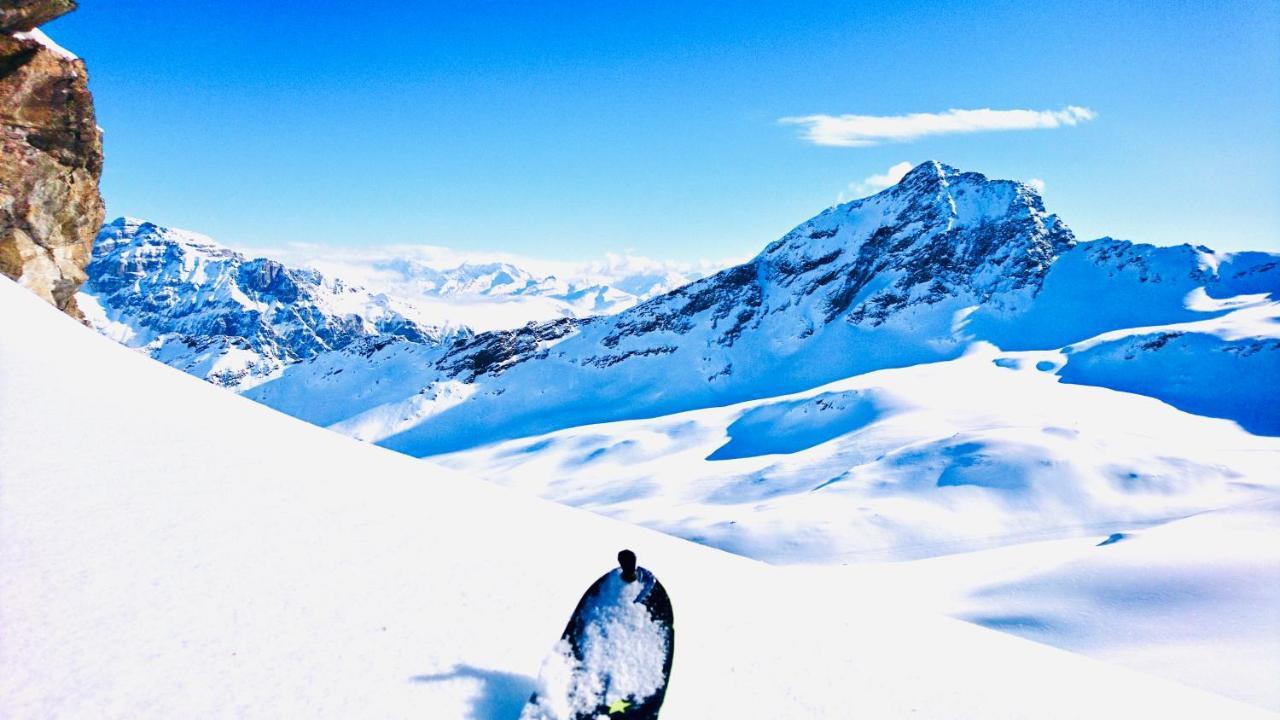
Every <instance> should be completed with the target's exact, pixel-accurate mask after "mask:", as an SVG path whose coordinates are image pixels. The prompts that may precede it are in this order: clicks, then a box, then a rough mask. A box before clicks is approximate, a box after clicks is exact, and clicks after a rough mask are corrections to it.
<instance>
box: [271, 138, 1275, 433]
mask: <svg viewBox="0 0 1280 720" xmlns="http://www.w3.org/2000/svg"><path fill="white" fill-rule="evenodd" d="M1278 260H1280V258H1278V257H1277V256H1275V255H1270V254H1266V253H1237V254H1218V253H1214V252H1213V251H1211V250H1209V249H1207V248H1203V247H1189V246H1180V247H1169V248H1158V247H1153V246H1144V245H1135V244H1133V243H1128V242H1123V241H1117V240H1112V239H1108V238H1104V239H1101V240H1095V241H1091V242H1077V241H1076V240H1075V238H1074V237H1073V236H1072V234H1071V232H1070V230H1069V229H1067V227H1066V226H1065V224H1064V223H1063V222H1062V221H1061V220H1060V219H1059V218H1057V217H1056V216H1054V215H1051V214H1049V213H1048V212H1047V211H1046V210H1045V207H1044V205H1043V201H1042V200H1041V198H1040V196H1039V194H1038V193H1037V192H1036V191H1035V190H1034V189H1033V188H1031V187H1030V186H1027V185H1024V184H1020V183H1016V182H1010V181H1003V180H990V179H988V178H986V177H984V176H983V175H980V174H978V173H972V172H961V171H959V170H956V169H955V168H951V167H949V166H946V165H942V164H940V163H937V162H927V163H924V164H921V165H920V166H918V167H916V168H915V169H913V170H912V171H911V172H910V173H908V174H907V175H906V176H905V177H904V178H903V179H902V181H901V182H900V183H899V184H898V185H896V186H893V187H891V188H889V189H887V190H885V191H883V192H881V193H879V194H877V195H874V196H872V197H869V198H864V199H861V200H855V201H853V202H850V203H846V204H843V205H839V206H836V207H833V208H830V209H828V210H826V211H824V212H823V213H821V214H819V215H818V216H816V217H814V218H812V219H811V220H809V221H807V222H805V223H803V224H801V225H800V226H798V227H797V228H796V229H794V230H792V231H791V232H789V233H787V234H786V235H785V236H784V237H783V238H781V239H780V240H778V241H776V242H774V243H772V244H770V245H769V246H768V247H767V248H765V250H764V251H763V252H761V253H760V254H759V255H758V256H756V257H755V258H754V259H753V260H751V261H750V262H748V263H745V264H743V265H739V266H735V267H731V268H728V269H726V270H723V271H721V272H719V273H716V274H715V275H712V276H710V277H707V278H704V279H702V280H699V281H696V282H694V283H691V284H689V285H687V286H684V287H681V288H678V289H676V290H673V291H671V292H669V293H666V294H663V295H660V296H658V297H655V298H653V299H651V300H648V301H646V302H644V303H642V304H640V305H638V306H636V307H634V308H632V309H630V310H627V311H625V312H622V313H620V314H617V315H614V316H609V317H596V318H587V319H582V320H576V319H561V320H557V321H553V322H547V323H541V324H534V325H529V326H526V327H522V328H518V329H514V330H506V331H499V332H488V333H481V334H479V335H476V336H474V337H472V338H467V339H465V340H460V341H458V342H456V343H454V344H452V345H451V346H450V347H449V348H447V350H446V351H444V352H442V353H440V354H439V355H438V356H432V357H431V358H426V357H423V358H420V360H419V361H417V362H414V363H412V364H411V365H408V366H405V365H396V367H399V368H401V371H399V372H397V373H396V374H395V376H394V379H393V380H392V382H394V383H396V384H397V386H398V387H399V388H400V389H401V391H402V393H403V394H402V397H401V398H400V399H398V400H394V399H393V400H386V399H385V396H380V397H378V398H377V401H374V400H373V399H371V397H370V396H369V394H368V393H367V392H366V391H365V390H363V388H367V387H370V386H372V385H375V384H380V383H381V382H382V381H383V380H384V377H385V375H384V372H383V371H382V370H381V369H380V368H382V367H385V366H386V365H387V364H388V363H391V364H394V362H392V361H390V360H386V359H384V358H383V357H380V355H381V354H391V353H398V352H400V351H399V350H397V349H395V348H388V349H385V350H382V351H374V352H373V353H370V354H368V355H364V354H357V353H352V352H340V353H339V354H338V355H337V356H335V357H333V358H329V359H327V360H326V362H325V363H312V364H305V365H298V366H295V367H293V368H291V369H290V370H289V371H288V372H286V373H284V374H283V375H282V376H281V377H280V378H278V379H276V380H274V381H272V382H270V383H266V384H263V385H261V386H258V387H256V388H253V389H252V390H251V391H250V392H249V396H250V397H252V398H254V399H256V400H259V401H261V402H264V403H266V404H268V405H270V406H272V407H276V408H278V409H281V410H283V411H285V412H287V413H290V414H292V415H295V416H297V417H301V418H304V419H307V420H311V421H313V422H321V423H323V424H326V425H330V426H332V427H334V428H335V429H338V430H341V431H343V432H347V433H349V434H352V435H354V436H356V437H359V438H362V439H365V440H370V441H373V442H378V443H380V444H382V445H384V446H386V447H390V448H393V449H397V450H401V451H403V452H407V453H410V454H413V455H420V456H425V455H434V454H438V453H444V452H452V451H458V450H462V449H466V448H470V447H475V446H477V445H481V444H486V443H491V442H494V441H500V440H506V439H512V438H519V437H527V436H533V435H538V434H542V433H547V432H552V431H555V430H560V429H564V428H569V427H575V426H581V425H587V424H592V423H600V422H611V421H618V420H625V419H632V418H645V417H655V416H660V415H666V414H670V413H675V412H681V411H685V410H692V409H696V408H704V407H716V406H723V405H726V404H730V403H737V402H742V401H746V400H751V399H757V398H766V397H773V396H778V395H782V394H786V393H793V392H798V391H801V390H805V389H808V388H812V387H816V386H818V385H822V384H824V383H829V382H833V381H836V380H839V379H842V378H847V377H850V376H853V375H857V374H860V373H865V372H869V371H872V370H878V369H883V368H893V367H905V366H909V365H914V364H918V363H923V362H936V361H943V360H950V359H954V358H957V357H959V356H960V355H961V354H962V353H963V352H964V351H965V349H966V348H968V347H969V346H971V345H972V344H973V343H975V342H988V343H992V344H994V345H996V346H997V347H999V348H1001V349H1004V350H1010V351H1028V350H1042V351H1054V352H1056V353H1057V355H1056V357H1058V358H1059V360H1058V361H1056V362H1055V363H1054V364H1052V367H1051V369H1052V370H1053V371H1054V372H1055V373H1057V374H1058V376H1059V377H1060V378H1062V379H1063V380H1065V381H1067V382H1072V383H1081V384H1092V385H1099V386H1103V387H1114V388H1118V389H1123V390H1130V391H1135V392H1143V393H1148V394H1151V395H1153V396H1154V397H1157V398H1160V399H1162V400H1165V401H1167V402H1169V403H1171V404H1174V405H1175V406H1177V407H1182V408H1185V409H1187V410H1191V411H1193V412H1196V413H1200V414H1205V415H1211V416H1215V417H1223V418H1229V419H1233V420H1236V421H1238V422H1240V423H1242V424H1243V425H1244V426H1245V427H1246V428H1248V429H1250V430H1252V431H1254V432H1263V433H1272V434H1276V433H1280V416H1278V415H1277V413H1276V411H1275V408H1276V407H1277V404H1278V403H1280V385H1278V384H1277V383H1274V382H1271V381H1269V380H1268V378H1273V377H1275V376H1276V371H1277V370H1278V369H1280V332H1277V330H1276V328H1277V323H1276V318H1277V317H1280V312H1278V311H1277V307H1278V306H1277V303H1276V297H1277V293H1280V262H1278ZM1206 323H1208V324H1206ZM337 367H341V368H343V371H342V375H341V376H337V375H336V374H335V373H334V370H335V369H336V368H337ZM1228 377H1229V378H1231V379H1232V381H1231V382H1227V381H1226V380H1225V378H1228ZM321 397H322V398H324V401H323V402H321V403H317V402H316V398H321ZM344 409H345V410H344Z"/></svg>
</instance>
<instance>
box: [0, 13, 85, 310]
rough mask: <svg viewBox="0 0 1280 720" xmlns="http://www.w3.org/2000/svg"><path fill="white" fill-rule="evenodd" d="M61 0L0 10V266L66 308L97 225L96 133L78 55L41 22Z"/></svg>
mask: <svg viewBox="0 0 1280 720" xmlns="http://www.w3.org/2000/svg"><path fill="white" fill-rule="evenodd" d="M74 8H75V3H74V2H69V1H68V0H17V1H16V2H13V1H11V2H6V3H4V6H3V7H2V8H0V272H3V273H4V274H5V275H7V276H8V277H11V278H13V279H15V280H17V281H18V282H20V283H21V284H23V285H25V286H26V287H27V288H29V289H30V290H32V291H33V292H35V293H36V294H37V295H39V296H40V297H42V298H44V299H45V300H47V301H49V302H50V303H52V304H53V305H55V306H57V307H58V308H59V309H62V310H64V311H66V312H67V313H68V314H70V315H73V316H76V317H79V316H80V312H79V309H78V308H77V307H76V301H75V293H76V290H77V289H79V287H80V285H81V284H82V283H83V282H84V281H85V277H86V276H85V272H84V267H85V265H86V264H87V263H88V262H89V256H90V252H91V249H92V244H93V238H94V235H95V234H96V233H97V231H98V227H99V226H100V225H101V224H102V215H103V203H102V197H101V196H100V195H99V194H98V180H99V178H100V177H101V175H102V133H101V131H100V130H99V129H98V127H97V123H96V121H95V119H94V111H93V98H92V96H91V95H90V93H89V87H88V74H87V73H86V71H85V66H84V62H83V61H81V60H79V59H77V58H75V57H74V56H72V55H71V54H70V53H67V52H66V51H64V50H62V49H61V48H58V47H57V46H56V45H54V44H53V43H52V42H51V41H49V40H48V38H47V37H45V36H44V35H43V34H42V33H40V31H39V30H34V28H35V27H36V26H37V25H39V24H40V23H43V22H46V21H48V20H50V19H52V18H55V17H57V16H59V15H62V14H64V13H66V12H69V11H70V10H72V9H74Z"/></svg>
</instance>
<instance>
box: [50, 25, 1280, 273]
mask: <svg viewBox="0 0 1280 720" xmlns="http://www.w3.org/2000/svg"><path fill="white" fill-rule="evenodd" d="M81 4H82V7H81V9H80V10H79V11H77V12H76V13H73V14H72V15H69V16H67V17H65V18H62V19H60V20H57V21H55V22H53V23H51V24H49V25H48V26H47V27H46V28H45V29H46V31H47V32H48V33H49V34H50V35H51V36H53V38H54V39H55V40H56V41H58V42H59V43H61V44H63V45H65V46H66V47H67V48H69V49H70V50H72V51H73V52H76V53H77V54H79V55H81V56H82V57H84V58H85V60H86V61H87V63H88V66H89V71H90V76H91V84H92V88H93V90H94V93H95V97H96V98H97V104H98V114H99V123H100V124H101V125H102V126H103V127H104V129H105V130H106V148H107V165H106V173H105V177H104V182H103V189H104V194H105V195H106V198H107V203H108V213H109V214H110V215H111V216H115V215H121V214H130V215H137V216H141V217H145V218H148V219H152V220H155V221H156V222H160V223H162V224H169V225H174V226H178V227H186V228H189V229H193V230H198V231H201V232H205V233H208V234H211V235H213V236H214V237H216V238H218V239H220V240H223V241H226V242H230V243H233V244H239V245H254V246H266V245H274V244H280V243H286V242H295V241H303V242H318V243H328V244H342V245H361V244H382V243H403V242H422V243H430V244H438V245H447V246H452V247H459V248H475V249H502V250H509V251H513V252H519V253H526V254H533V255H538V256H543V257H553V258H565V259H568V258H574V257H580V256H582V255H584V254H592V255H594V254H597V253H598V252H600V251H602V250H623V249H632V250H635V251H638V252H641V253H644V254H647V255H651V256H656V257H665V258H678V259H695V258H722V257H727V256H744V255H749V254H753V253H754V252H756V251H757V250H759V249H760V248H761V247H763V246H764V245H765V244H766V243H767V242H769V241H771V240H773V239H775V238H776V237H778V236H779V235H781V234H782V233H783V232H785V231H786V230H788V229H790V228H791V227H792V226H794V225H796V224H797V223H799V222H801V221H803V220H804V219H806V218H807V217H809V216H811V215H813V214H815V213H816V212H818V211H820V210H821V209H822V208H824V207H826V206H827V205H830V204H832V203H833V202H835V200H836V197H837V195H838V194H839V193H840V192H841V191H842V190H846V191H847V186H848V184H849V183H850V182H855V181H858V180H861V179H863V178H865V177H867V176H868V175H871V174H873V173H881V172H883V171H884V170H885V169H886V168H888V167H889V166H890V165H893V164H895V163H898V162H901V161H904V160H906V161H911V162H913V163H914V162H919V161H922V160H925V159H938V160H941V161H943V162H947V163H950V164H952V165H956V166H958V167H961V168H964V169H971V170H977V171H980V172H984V173H986V174H988V175H991V176H996V177H1008V178H1016V179H1023V180H1025V179H1028V178H1032V177H1035V178H1041V179H1043V180H1044V181H1045V182H1046V184H1047V188H1046V191H1045V198H1046V203H1047V204H1048V206H1049V208H1050V209H1051V210H1054V211H1056V212H1058V213H1060V214H1061V215H1062V216H1063V217H1064V218H1065V219H1066V221H1067V223H1068V224H1069V225H1070V226H1072V227H1073V228H1074V229H1075V230H1076V232H1077V234H1078V235H1079V236H1080V237H1081V238H1092V237H1096V236H1098V235H1101V234H1111V235H1114V236H1117V237H1124V238H1128V239H1133V240H1139V241H1145V242H1153V243H1159V244H1170V243H1176V242H1195V243H1205V244H1209V245H1212V246H1214V247H1218V248H1221V249H1244V248H1258V249H1263V248H1266V249H1273V250H1275V249H1280V9H1278V8H1280V3H1275V2H1221V3H1179V2H1159V3H1145V2H1144V3H1134V2H1090V1H1088V0H1070V1H1067V2H1058V1H1056V0H1049V1H1046V2H1037V3H1027V2H999V3H941V2H938V3H933V2H916V3H851V2H797V1H796V0H789V1H787V2H700V3H692V2H691V3H673V2H662V1H661V0H653V1H651V2H645V3H625V2H617V3H615V2H601V1H599V0H596V1H595V2H581V3H579V2H558V3H551V2H511V3H506V2H477V1H474V0H473V1H471V2H457V3H452V2H404V1H403V0H401V1H399V2H377V1H371V2H358V3H353V2H342V3H317V2H300V1H295V0H273V1H269V2H268V1H263V0H218V1H216V2H212V1H207V0H196V1H190V2H174V1H173V0H82V2H81ZM1068 104H1074V105H1082V106H1086V107H1089V108H1091V109H1093V110H1094V111H1095V112H1096V113H1097V114H1098V118H1097V119H1096V120H1094V121H1093V122H1091V123H1086V124H1082V125H1079V126H1076V127H1066V128H1058V129H1052V130H1031V131H1020V132H998V133H985V134H969V135H950V136H941V137H932V138H925V139H921V140H917V141H915V142H911V143H905V144H891V145H881V146H876V147H870V148H836V147H819V146H815V145H811V144H808V143H805V142H803V141H802V140H800V139H799V138H798V132H797V131H798V128H796V127H790V126H784V125H780V124H778V122H777V120H778V118H780V117H783V116H789V115H805V114H815V113H827V114H841V113H855V114H870V115H879V114H886V115H887V114H902V113H909V112H940V111H944V110H947V109H949V108H966V109H967V108H986V107H989V108H996V109H1011V108H1025V109H1035V110H1056V109H1060V108H1062V107H1063V106H1065V105H1068Z"/></svg>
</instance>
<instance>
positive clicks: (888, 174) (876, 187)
mask: <svg viewBox="0 0 1280 720" xmlns="http://www.w3.org/2000/svg"><path fill="white" fill-rule="evenodd" d="M913 167H915V165H912V164H911V163H909V162H906V161H903V162H900V163H898V164H897V165H894V166H893V167H891V168H889V169H888V170H885V171H884V172H883V173H881V174H879V175H870V176H868V177H866V178H863V179H862V180H860V181H858V182H851V183H849V189H850V190H851V191H853V192H854V193H855V197H862V196H864V195H870V194H872V193H876V192H879V191H881V190H883V189H885V188H887V187H889V186H890V185H897V184H898V181H899V180H901V179H902V176H903V175H906V174H907V173H909V172H911V168H913ZM843 196H844V193H841V197H843Z"/></svg>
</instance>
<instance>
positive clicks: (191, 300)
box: [81, 218, 469, 389]
mask: <svg viewBox="0 0 1280 720" xmlns="http://www.w3.org/2000/svg"><path fill="white" fill-rule="evenodd" d="M88 271H89V274H90V276H91V279H90V282H89V283H88V284H87V285H86V286H85V288H84V291H83V292H82V293H81V303H82V305H84V306H85V308H86V311H87V312H88V314H89V316H90V319H91V320H92V321H93V323H94V324H95V325H96V326H97V327H98V328H99V330H100V331H102V332H104V333H105V334H108V335H111V336H112V337H114V338H115V339H117V340H119V341H121V342H124V343H125V344H127V345H130V346H132V347H136V348H141V349H143V350H145V351H146V352H148V353H149V354H150V355H151V356H152V357H155V358H157V359H159V360H162V361H163V362H166V363H167V364H170V365H173V366H175V367H178V368H180V369H182V370H184V371H187V372H190V373H192V374H196V375H199V376H201V377H204V378H205V379H207V380H209V381H211V382H214V383H216V384H219V385H225V386H228V387H235V388H239V389H244V388H248V387H251V386H252V385H253V384H255V383H257V382H261V381H263V380H265V379H267V378H269V377H272V376H274V375H275V374H278V373H279V371H281V370H282V369H283V368H284V367H286V366H287V365H289V364H291V363H295V362H299V361H302V360H307V359H310V358H313V357H316V356H317V355H320V354H322V353H325V352H330V351H334V350H340V349H343V348H346V347H348V346H351V345H353V344H356V343H358V342H359V341H363V340H369V339H373V338H400V339H403V340H405V341H408V342H413V343H420V344H426V345H431V346H434V345H437V344H439V343H441V342H442V341H444V340H446V339H452V338H454V337H457V336H466V335H469V331H468V330H466V329H465V328H458V327H442V326H434V325H428V324H425V323H421V322H418V321H416V320H415V319H413V317H412V316H413V314H414V310H413V308H412V307H411V306H408V305H406V304H405V303H402V302H399V301H397V300H395V299H392V298H388V297H386V296H384V295H380V294H376V293H370V292H368V291H366V290H364V289H363V288H359V287H355V286H351V285H348V284H346V283H344V282H342V281H341V280H331V279H328V278H326V277H324V276H323V275H322V274H320V273H318V272H316V271H314V270H300V269H296V268H289V267H286V266H284V265H282V264H280V263H278V262H276V261H274V260H268V259H265V258H256V259H250V258H247V257H245V256H244V255H242V254H240V253H238V252H235V251H233V250H230V249H228V248H225V247H222V246H220V245H218V244H217V243H214V242H213V241H212V240H210V239H209V238H206V237H204V236H201V235H197V234H195V233H190V232H186V231H182V230H174V229H171V228H164V227H160V226H157V225H154V224H152V223H148V222H144V221H140V220H136V219H132V218H119V219H117V220H115V221H113V222H112V223H110V224H108V225H106V226H104V227H103V229H102V231H101V232H100V233H99V235H98V238H97V241H96V244H95V248H94V257H93V261H92V262H91V263H90V264H89V267H88Z"/></svg>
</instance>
